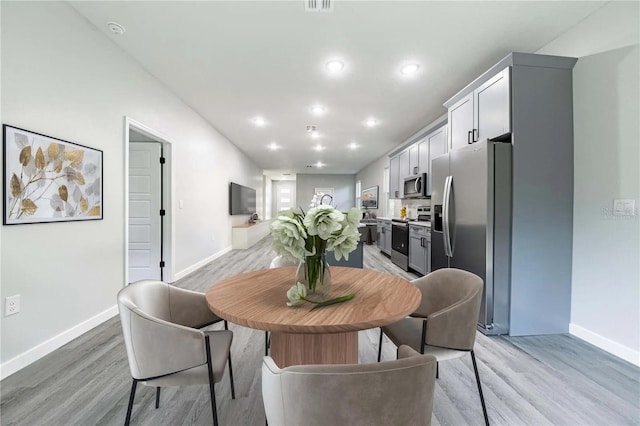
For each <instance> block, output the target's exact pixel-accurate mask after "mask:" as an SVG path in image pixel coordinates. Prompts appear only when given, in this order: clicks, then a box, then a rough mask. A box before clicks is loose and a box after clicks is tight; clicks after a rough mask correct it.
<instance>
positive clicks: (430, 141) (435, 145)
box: [424, 125, 447, 195]
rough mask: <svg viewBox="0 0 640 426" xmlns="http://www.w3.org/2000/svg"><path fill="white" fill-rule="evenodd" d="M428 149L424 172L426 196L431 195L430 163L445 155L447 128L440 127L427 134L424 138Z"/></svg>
mask: <svg viewBox="0 0 640 426" xmlns="http://www.w3.org/2000/svg"><path fill="white" fill-rule="evenodd" d="M425 142H427V145H428V148H429V156H428V161H427V169H425V170H424V171H425V172H426V173H428V174H427V182H428V183H427V195H431V161H433V159H434V158H436V157H439V156H441V155H444V154H446V153H447V126H446V125H445V126H442V127H440V128H439V129H437V130H436V131H435V132H433V133H431V134H429V135H428V136H427V137H426V138H425Z"/></svg>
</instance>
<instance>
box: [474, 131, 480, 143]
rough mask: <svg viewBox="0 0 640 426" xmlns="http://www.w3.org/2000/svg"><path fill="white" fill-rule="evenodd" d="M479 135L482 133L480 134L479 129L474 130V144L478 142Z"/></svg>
mask: <svg viewBox="0 0 640 426" xmlns="http://www.w3.org/2000/svg"><path fill="white" fill-rule="evenodd" d="M477 133H480V132H478V129H473V141H474V142H478V136H477Z"/></svg>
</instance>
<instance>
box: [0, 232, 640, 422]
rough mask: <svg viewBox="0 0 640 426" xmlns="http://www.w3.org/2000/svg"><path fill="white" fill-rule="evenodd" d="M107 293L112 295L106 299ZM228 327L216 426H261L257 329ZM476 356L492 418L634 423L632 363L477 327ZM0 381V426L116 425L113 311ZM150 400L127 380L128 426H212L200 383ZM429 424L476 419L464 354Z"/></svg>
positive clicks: (247, 258) (121, 359) (373, 263)
mask: <svg viewBox="0 0 640 426" xmlns="http://www.w3.org/2000/svg"><path fill="white" fill-rule="evenodd" d="M269 241H270V240H269V238H266V239H264V240H263V241H261V242H260V243H259V244H257V245H256V246H254V247H253V248H251V249H249V250H234V251H232V252H230V253H228V254H226V255H224V256H222V257H220V258H219V259H217V260H215V261H213V262H211V263H210V264H208V265H206V266H205V267H203V268H201V269H200V270H198V271H196V272H194V273H192V274H191V275H189V276H187V277H185V278H184V279H181V280H179V281H178V282H176V283H175V284H176V285H177V286H179V287H183V288H189V289H193V290H200V291H204V290H206V289H207V288H208V287H210V286H211V285H213V284H215V283H216V281H218V280H219V279H221V278H223V277H227V276H231V275H234V274H237V273H239V272H243V271H249V270H255V269H261V268H266V267H268V265H269V262H270V261H271V259H272V258H273V256H274V253H273V252H272V250H271V247H270V242H269ZM365 267H366V268H372V269H377V270H383V271H387V272H390V273H392V274H398V275H401V276H404V277H406V278H409V279H412V278H415V276H414V275H413V274H409V273H406V272H403V271H402V270H400V269H399V268H397V267H395V265H393V264H392V263H391V262H390V260H389V259H388V258H387V257H385V256H383V255H381V254H380V253H379V252H378V250H377V249H376V248H375V246H365ZM256 285H259V283H256ZM115 298H116V296H115V294H114V296H113V301H114V304H115V301H116V300H115ZM540 315H544V307H543V306H541V307H540ZM214 327H216V326H214ZM230 329H231V330H232V331H233V332H234V340H233V346H232V348H231V353H232V357H233V363H234V377H235V385H236V399H235V400H231V398H230V391H229V380H228V376H227V375H226V374H228V372H227V373H225V377H224V378H223V379H222V381H221V382H220V383H218V384H217V385H216V396H217V401H218V416H219V419H220V424H221V426H222V425H263V424H264V411H263V406H262V397H261V385H260V365H261V361H262V356H263V351H264V332H263V331H258V330H251V329H247V328H244V327H241V326H238V325H235V324H230ZM378 333H379V329H374V330H368V331H365V332H361V333H360V342H359V357H360V362H375V360H376V356H377V342H378ZM167 350H168V351H170V350H171V347H170V346H168V347H167ZM394 356H395V346H394V345H393V344H391V343H390V342H388V341H386V340H385V343H384V345H383V358H384V359H387V360H388V359H393V357H394ZM476 356H477V358H478V368H479V372H480V377H481V379H482V383H483V389H484V395H485V400H486V403H487V410H488V413H489V418H490V421H491V423H492V424H493V425H547V424H555V425H631V424H640V402H639V401H640V369H639V368H637V367H635V366H633V365H631V364H629V363H627V362H624V361H621V360H620V359H618V358H616V357H614V356H612V355H609V354H607V353H605V352H603V351H601V350H600V349H597V348H595V347H594V346H591V345H589V344H587V343H585V342H583V341H581V340H580V339H577V338H575V337H572V336H570V335H553V336H532V337H487V336H484V335H482V334H480V333H478V337H477V340H476ZM0 386H1V399H2V400H1V406H0V423H1V424H2V425H5V426H8V425H121V424H123V422H124V418H125V413H126V409H127V402H128V397H129V390H130V386H131V378H130V376H129V368H128V364H127V359H126V354H125V350H124V344H123V340H122V332H121V329H120V322H119V318H118V317H114V318H112V319H110V320H109V321H107V322H105V323H104V324H102V325H100V326H98V327H96V328H95V329H93V330H91V331H90V332H88V333H86V334H85V335H83V336H81V337H79V338H78V339H76V340H74V341H72V342H70V343H69V344H67V345H65V346H63V347H61V348H60V349H58V350H56V351H54V352H53V353H51V354H49V355H47V356H46V357H44V358H42V359H41V360H39V361H37V362H35V363H34V364H32V365H30V366H28V367H26V368H24V369H23V370H21V371H19V372H17V373H15V374H14V375H12V376H10V377H8V378H6V379H5V380H3V381H2V382H1V383H0ZM154 402H155V389H154V388H149V387H145V386H138V392H137V396H136V399H135V404H134V407H133V416H132V425H206V424H211V408H210V400H209V391H208V388H207V386H186V387H179V388H177V387H176V388H165V389H163V391H162V397H161V400H160V408H159V409H157V410H156V409H155V408H154ZM433 424H435V425H465V424H473V425H481V424H483V417H482V411H481V407H480V401H479V399H478V394H477V390H476V384H475V380H474V376H473V368H472V365H471V359H470V357H463V358H461V359H458V360H453V361H447V362H443V363H441V364H440V378H439V379H438V380H437V381H436V391H435V399H434V416H433Z"/></svg>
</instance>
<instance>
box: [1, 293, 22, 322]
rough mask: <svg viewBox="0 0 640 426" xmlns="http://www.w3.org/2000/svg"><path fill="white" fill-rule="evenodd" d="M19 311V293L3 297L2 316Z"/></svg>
mask: <svg viewBox="0 0 640 426" xmlns="http://www.w3.org/2000/svg"><path fill="white" fill-rule="evenodd" d="M19 312H20V295H19V294H16V295H15V296H10V297H7V298H6V299H4V316H5V317H8V316H9V315H14V314H17V313H19Z"/></svg>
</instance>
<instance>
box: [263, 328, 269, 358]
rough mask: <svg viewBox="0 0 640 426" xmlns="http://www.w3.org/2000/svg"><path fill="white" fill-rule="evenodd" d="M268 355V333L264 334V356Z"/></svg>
mask: <svg viewBox="0 0 640 426" xmlns="http://www.w3.org/2000/svg"><path fill="white" fill-rule="evenodd" d="M268 355H269V332H268V331H265V332H264V356H268Z"/></svg>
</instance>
